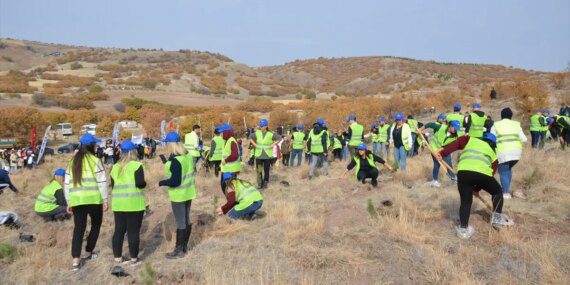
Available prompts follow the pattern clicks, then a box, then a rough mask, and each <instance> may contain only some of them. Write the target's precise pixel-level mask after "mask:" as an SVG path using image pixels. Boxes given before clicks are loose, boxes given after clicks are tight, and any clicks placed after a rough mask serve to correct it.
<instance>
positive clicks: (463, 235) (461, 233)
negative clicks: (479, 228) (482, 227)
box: [455, 226, 475, 239]
mask: <svg viewBox="0 0 570 285" xmlns="http://www.w3.org/2000/svg"><path fill="white" fill-rule="evenodd" d="M455 231H456V232H457V237H459V238H460V239H469V238H470V237H472V236H473V235H474V234H475V230H474V229H473V227H471V226H468V227H466V228H462V227H459V226H457V227H456V228H455Z"/></svg>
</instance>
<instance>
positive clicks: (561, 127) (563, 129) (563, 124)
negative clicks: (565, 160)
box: [555, 109, 570, 149]
mask: <svg viewBox="0 0 570 285" xmlns="http://www.w3.org/2000/svg"><path fill="white" fill-rule="evenodd" d="M568 112H570V111H567V110H566V109H565V113H560V114H558V115H556V117H555V119H556V121H555V126H556V128H557V129H558V139H559V141H560V146H561V147H562V149H566V146H568V145H570V116H568Z"/></svg>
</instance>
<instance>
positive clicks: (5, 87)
mask: <svg viewBox="0 0 570 285" xmlns="http://www.w3.org/2000/svg"><path fill="white" fill-rule="evenodd" d="M33 80H35V78H34V77H32V76H29V75H27V74H24V73H23V72H21V71H16V70H10V71H9V72H8V74H5V75H2V76H0V92H4V93H32V92H34V91H36V90H37V88H35V87H32V86H30V85H29V84H28V82H29V81H33Z"/></svg>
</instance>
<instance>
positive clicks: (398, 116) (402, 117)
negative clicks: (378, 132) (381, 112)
mask: <svg viewBox="0 0 570 285" xmlns="http://www.w3.org/2000/svg"><path fill="white" fill-rule="evenodd" d="M403 119H404V115H402V113H398V114H396V116H395V117H394V120H396V121H401V120H403Z"/></svg>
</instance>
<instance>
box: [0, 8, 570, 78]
mask: <svg viewBox="0 0 570 285" xmlns="http://www.w3.org/2000/svg"><path fill="white" fill-rule="evenodd" d="M0 37H2V38H16V39H25V40H35V41H42V42H50V43H62V44H71V45H84V46H94V47H120V48H130V47H133V48H163V49H165V50H179V49H192V50H202V51H210V52H218V53H222V54H224V55H227V56H229V57H231V58H232V59H234V60H235V61H238V62H242V63H245V64H248V65H251V66H264V65H278V64H283V63H286V62H290V61H293V60H296V59H307V58H317V57H351V56H372V55H379V56H383V55H390V56H402V57H410V58H415V59H423V60H436V61H440V62H466V63H490V64H503V65H506V66H515V67H521V68H525V69H533V70H541V71H561V70H564V69H565V68H567V67H568V65H569V63H570V1H569V0H542V1H529V0H500V1H497V0H479V1H457V0H453V1H451V0H449V1H440V0H432V1H427V0H415V1H412V0H397V1H381V0H368V1H365V0H350V1H348V0H345V1H336V0H281V1H274V0H201V1H198V0H196V1H194V0H97V1H95V0H91V1H85V0H50V1H47V0H0Z"/></svg>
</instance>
